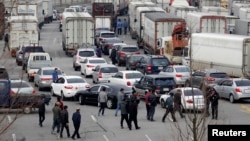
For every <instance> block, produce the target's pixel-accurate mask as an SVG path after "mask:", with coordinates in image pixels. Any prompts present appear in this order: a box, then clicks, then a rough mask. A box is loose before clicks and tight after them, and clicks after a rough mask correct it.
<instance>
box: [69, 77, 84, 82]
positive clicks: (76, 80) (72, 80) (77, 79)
mask: <svg viewBox="0 0 250 141" xmlns="http://www.w3.org/2000/svg"><path fill="white" fill-rule="evenodd" d="M67 82H68V83H86V82H85V81H84V80H83V79H81V78H68V79H67Z"/></svg>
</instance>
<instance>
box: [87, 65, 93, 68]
mask: <svg viewBox="0 0 250 141" xmlns="http://www.w3.org/2000/svg"><path fill="white" fill-rule="evenodd" d="M93 67H95V66H93V65H87V68H93Z"/></svg>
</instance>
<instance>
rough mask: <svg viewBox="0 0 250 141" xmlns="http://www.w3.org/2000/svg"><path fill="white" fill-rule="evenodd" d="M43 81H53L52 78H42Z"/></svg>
mask: <svg viewBox="0 0 250 141" xmlns="http://www.w3.org/2000/svg"><path fill="white" fill-rule="evenodd" d="M41 80H42V81H46V80H52V78H41Z"/></svg>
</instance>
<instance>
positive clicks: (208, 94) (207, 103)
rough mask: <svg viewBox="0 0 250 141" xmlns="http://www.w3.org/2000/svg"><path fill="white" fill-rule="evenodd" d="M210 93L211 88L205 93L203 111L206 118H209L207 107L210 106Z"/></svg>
mask: <svg viewBox="0 0 250 141" xmlns="http://www.w3.org/2000/svg"><path fill="white" fill-rule="evenodd" d="M211 91H212V88H209V89H208V90H207V91H206V99H205V100H206V109H205V112H206V113H205V114H206V116H207V117H208V116H210V113H209V105H210V96H211Z"/></svg>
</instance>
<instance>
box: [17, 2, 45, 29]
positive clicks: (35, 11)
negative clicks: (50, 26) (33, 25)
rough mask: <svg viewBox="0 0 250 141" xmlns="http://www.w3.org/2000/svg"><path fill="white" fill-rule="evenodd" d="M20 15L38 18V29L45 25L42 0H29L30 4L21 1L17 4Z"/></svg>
mask: <svg viewBox="0 0 250 141" xmlns="http://www.w3.org/2000/svg"><path fill="white" fill-rule="evenodd" d="M17 14H18V15H33V16H35V17H37V20H38V27H39V29H42V26H43V24H44V15H43V1H42V0H29V1H28V2H26V1H23V0H20V1H18V3H17Z"/></svg>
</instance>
